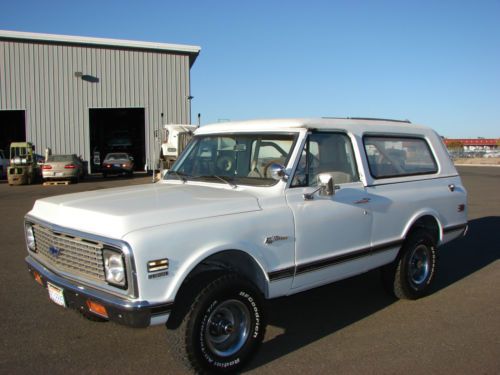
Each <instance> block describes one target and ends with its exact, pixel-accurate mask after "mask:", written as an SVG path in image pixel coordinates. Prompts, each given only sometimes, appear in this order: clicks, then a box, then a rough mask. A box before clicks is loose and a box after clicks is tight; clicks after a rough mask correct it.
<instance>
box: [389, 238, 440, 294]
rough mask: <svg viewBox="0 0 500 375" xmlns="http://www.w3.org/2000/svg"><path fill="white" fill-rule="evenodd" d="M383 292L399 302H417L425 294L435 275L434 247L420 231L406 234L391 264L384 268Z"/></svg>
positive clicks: (432, 242)
mask: <svg viewBox="0 0 500 375" xmlns="http://www.w3.org/2000/svg"><path fill="white" fill-rule="evenodd" d="M382 271H383V274H382V275H383V281H384V283H385V286H386V288H387V289H388V290H389V291H390V292H391V293H392V294H394V295H395V296H396V297H397V298H401V299H417V298H420V297H423V296H425V295H426V294H428V293H429V289H430V285H431V283H432V281H433V280H434V276H435V273H436V246H435V244H434V240H433V237H432V236H431V235H430V234H429V233H427V232H426V231H424V230H422V229H416V230H414V231H413V232H411V233H410V235H409V236H408V238H407V239H406V241H405V243H404V244H403V248H402V249H401V252H400V255H399V256H398V258H397V259H396V260H395V261H394V263H392V264H390V265H388V266H386V267H384V269H383V270H382Z"/></svg>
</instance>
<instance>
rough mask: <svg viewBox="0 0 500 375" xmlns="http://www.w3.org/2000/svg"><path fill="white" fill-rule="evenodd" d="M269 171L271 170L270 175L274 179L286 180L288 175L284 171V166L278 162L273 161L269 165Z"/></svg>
mask: <svg viewBox="0 0 500 375" xmlns="http://www.w3.org/2000/svg"><path fill="white" fill-rule="evenodd" d="M269 171H270V172H271V177H272V178H273V179H274V180H276V181H279V180H285V181H286V180H287V179H288V175H287V174H286V172H285V167H284V166H282V165H281V164H278V163H273V164H271V165H270V166H269Z"/></svg>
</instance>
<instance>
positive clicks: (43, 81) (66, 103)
mask: <svg viewBox="0 0 500 375" xmlns="http://www.w3.org/2000/svg"><path fill="white" fill-rule="evenodd" d="M199 52H200V47H197V46H188V45H176V44H163V43H150V42H135V41H125V40H114V39H100V38H84V37H73V36H63V35H48V34H34V33H25V32H13V31H0V148H3V149H4V150H5V149H7V148H8V146H9V144H10V142H12V141H24V140H26V141H30V142H32V143H33V144H34V145H35V147H36V152H37V153H38V154H43V151H44V150H45V149H46V148H50V149H51V150H52V152H53V153H55V154H73V153H74V154H77V155H81V156H82V157H83V158H84V159H85V160H88V161H89V165H90V167H91V168H92V169H94V170H96V167H97V162H98V159H99V158H100V159H101V160H102V158H103V157H104V154H105V153H106V152H109V151H112V150H127V151H129V153H131V154H132V155H133V156H134V158H135V160H136V166H137V167H138V168H139V169H142V168H143V166H144V165H146V164H147V165H148V167H149V168H151V167H152V166H153V165H154V164H153V163H154V161H155V160H156V159H157V158H158V155H157V153H159V146H158V143H159V141H160V140H159V139H158V131H157V130H159V129H160V128H161V126H162V125H163V124H169V123H175V124H188V123H190V122H191V103H190V100H191V98H192V96H191V92H190V69H191V66H192V65H193V63H194V62H195V60H196V58H197V56H198V54H199ZM95 156H97V157H96V158H95ZM94 158H95V160H96V164H94Z"/></svg>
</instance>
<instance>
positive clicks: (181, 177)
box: [167, 170, 189, 184]
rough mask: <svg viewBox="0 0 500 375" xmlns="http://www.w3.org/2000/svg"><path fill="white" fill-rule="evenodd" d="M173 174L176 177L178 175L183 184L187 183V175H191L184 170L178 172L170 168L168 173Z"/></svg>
mask: <svg viewBox="0 0 500 375" xmlns="http://www.w3.org/2000/svg"><path fill="white" fill-rule="evenodd" d="M172 174H173V175H174V176H175V177H177V178H178V179H179V180H181V181H182V183H183V184H185V183H186V181H187V177H189V175H187V174H185V173H182V172H176V171H172V170H170V171H168V172H167V175H172Z"/></svg>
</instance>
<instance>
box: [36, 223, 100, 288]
mask: <svg viewBox="0 0 500 375" xmlns="http://www.w3.org/2000/svg"><path fill="white" fill-rule="evenodd" d="M33 233H34V235H35V243H36V251H37V254H38V256H39V257H40V258H41V260H43V262H44V263H46V264H47V265H48V266H51V267H53V268H54V269H56V270H61V271H64V272H68V273H71V274H75V275H78V276H83V277H86V278H89V279H92V280H95V281H101V282H105V274H104V264H103V258H102V249H103V247H104V246H103V244H102V243H99V242H95V241H89V240H86V239H84V238H79V237H74V236H70V235H68V234H64V233H57V232H54V231H52V230H50V229H48V228H45V227H43V226H41V225H39V224H35V225H33Z"/></svg>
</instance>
